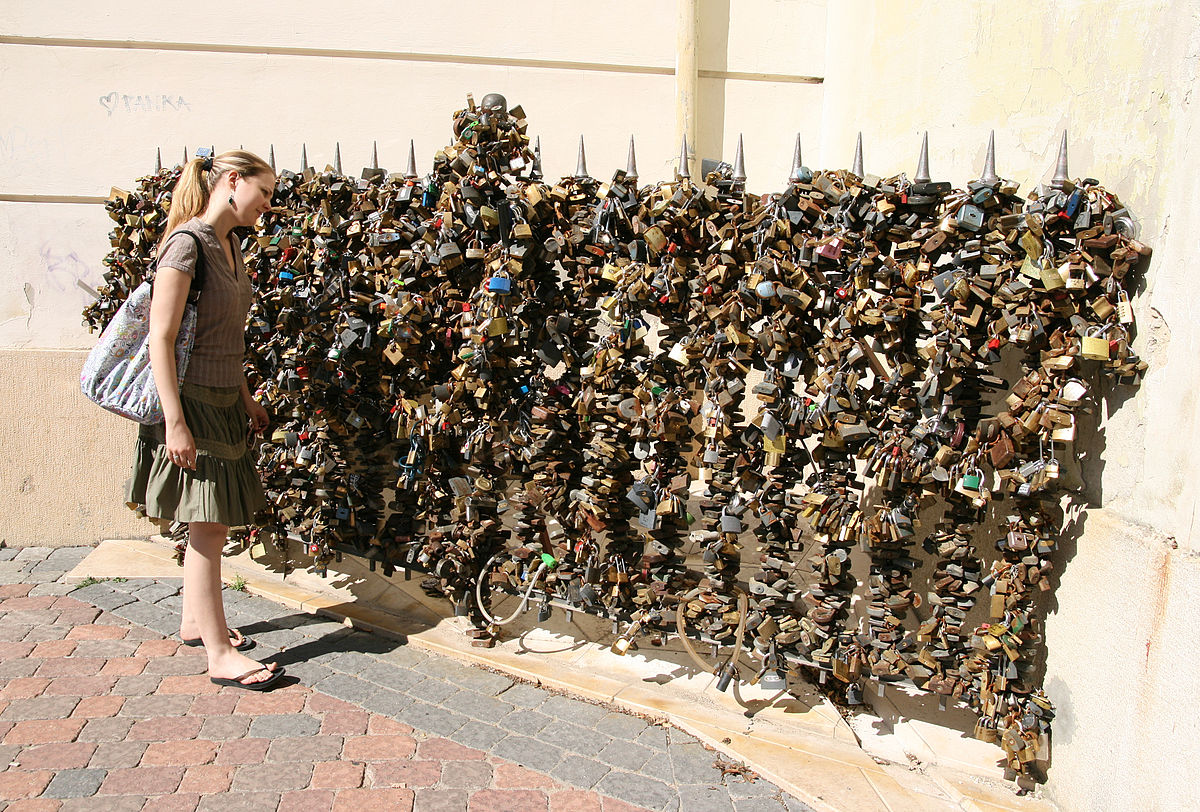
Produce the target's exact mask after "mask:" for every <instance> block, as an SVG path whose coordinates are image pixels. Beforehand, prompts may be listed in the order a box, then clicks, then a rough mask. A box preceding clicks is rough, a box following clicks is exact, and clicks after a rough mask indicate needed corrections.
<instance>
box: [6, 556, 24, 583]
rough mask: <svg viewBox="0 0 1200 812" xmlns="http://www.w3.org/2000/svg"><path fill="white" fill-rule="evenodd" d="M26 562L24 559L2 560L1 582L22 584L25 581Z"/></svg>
mask: <svg viewBox="0 0 1200 812" xmlns="http://www.w3.org/2000/svg"><path fill="white" fill-rule="evenodd" d="M25 575H26V573H25V562H24V561H3V562H0V584H21V583H25V581H24V578H25Z"/></svg>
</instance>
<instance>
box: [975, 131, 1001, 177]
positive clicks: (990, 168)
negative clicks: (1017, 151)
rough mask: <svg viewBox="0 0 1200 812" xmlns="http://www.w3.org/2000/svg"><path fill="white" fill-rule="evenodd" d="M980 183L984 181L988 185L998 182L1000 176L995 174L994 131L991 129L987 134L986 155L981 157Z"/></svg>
mask: <svg viewBox="0 0 1200 812" xmlns="http://www.w3.org/2000/svg"><path fill="white" fill-rule="evenodd" d="M979 182H980V183H986V184H988V185H989V186H990V185H992V184H994V183H999V182H1000V176H999V175H997V174H996V131H995V130H992V131H991V133H989V134H988V145H987V155H985V156H984V158H983V174H981V175H980V176H979Z"/></svg>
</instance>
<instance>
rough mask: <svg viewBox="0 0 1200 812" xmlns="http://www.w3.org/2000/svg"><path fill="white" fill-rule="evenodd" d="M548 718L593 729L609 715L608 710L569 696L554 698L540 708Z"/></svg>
mask: <svg viewBox="0 0 1200 812" xmlns="http://www.w3.org/2000/svg"><path fill="white" fill-rule="evenodd" d="M538 710H540V711H541V712H542V713H544V714H546V715H547V716H557V717H558V718H559V719H565V720H566V721H568V722H572V723H574V724H577V725H584V726H586V727H591V726H592V725H595V724H596V723H597V722H599V721H600V720H601V719H603V718H604V717H605V716H607V715H608V709H607V708H602V707H600V706H598V705H591V704H589V703H587V702H581V701H580V700H578V699H572V698H570V697H567V696H552V697H549V698H548V699H547V700H546V701H545V702H543V703H542V705H541V707H539V708H538Z"/></svg>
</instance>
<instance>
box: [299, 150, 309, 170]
mask: <svg viewBox="0 0 1200 812" xmlns="http://www.w3.org/2000/svg"><path fill="white" fill-rule="evenodd" d="M300 171H301V172H307V171H308V144H301V145H300Z"/></svg>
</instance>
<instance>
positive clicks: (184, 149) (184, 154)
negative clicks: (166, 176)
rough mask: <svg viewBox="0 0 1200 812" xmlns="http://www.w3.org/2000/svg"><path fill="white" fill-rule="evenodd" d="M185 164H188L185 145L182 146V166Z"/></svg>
mask: <svg viewBox="0 0 1200 812" xmlns="http://www.w3.org/2000/svg"><path fill="white" fill-rule="evenodd" d="M187 162H188V154H187V144H184V145H183V165H184V166H187Z"/></svg>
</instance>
